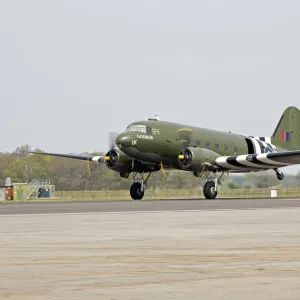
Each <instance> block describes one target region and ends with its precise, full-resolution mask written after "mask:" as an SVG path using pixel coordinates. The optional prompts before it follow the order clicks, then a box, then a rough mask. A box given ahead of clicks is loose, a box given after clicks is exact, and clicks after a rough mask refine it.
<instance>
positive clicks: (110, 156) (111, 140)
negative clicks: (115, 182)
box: [87, 132, 118, 175]
mask: <svg viewBox="0 0 300 300" xmlns="http://www.w3.org/2000/svg"><path fill="white" fill-rule="evenodd" d="M117 136H118V133H117V132H109V133H108V137H107V144H108V151H107V153H106V155H105V157H104V158H103V159H104V161H105V162H106V164H107V165H108V166H109V167H113V166H114V165H115V164H116V163H117V161H118V154H117V153H116V151H114V150H115V149H117V148H118V147H117V144H116V138H117ZM87 167H88V171H89V174H90V175H91V170H90V161H89V160H88V161H87Z"/></svg>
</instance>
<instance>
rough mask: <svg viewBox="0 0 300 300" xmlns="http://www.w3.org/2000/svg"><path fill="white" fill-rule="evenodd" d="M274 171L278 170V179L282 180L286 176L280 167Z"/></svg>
mask: <svg viewBox="0 0 300 300" xmlns="http://www.w3.org/2000/svg"><path fill="white" fill-rule="evenodd" d="M274 171H275V172H276V176H277V179H278V180H282V179H283V178H284V175H283V173H282V172H280V171H279V170H278V169H274Z"/></svg>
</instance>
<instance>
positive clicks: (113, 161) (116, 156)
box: [105, 149, 132, 174]
mask: <svg viewBox="0 0 300 300" xmlns="http://www.w3.org/2000/svg"><path fill="white" fill-rule="evenodd" d="M131 163H132V157H129V156H128V155H126V154H125V153H123V152H122V151H121V150H119V149H112V150H110V151H108V152H107V153H106V156H105V165H106V166H107V167H108V168H109V169H111V170H114V171H118V172H120V173H121V174H122V173H124V174H125V173H127V172H128V170H129V169H130V166H131Z"/></svg>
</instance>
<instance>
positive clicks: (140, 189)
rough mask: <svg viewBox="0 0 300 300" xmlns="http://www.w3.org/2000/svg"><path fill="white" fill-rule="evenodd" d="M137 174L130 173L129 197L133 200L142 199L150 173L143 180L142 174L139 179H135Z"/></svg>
mask: <svg viewBox="0 0 300 300" xmlns="http://www.w3.org/2000/svg"><path fill="white" fill-rule="evenodd" d="M136 175H137V173H136V172H133V173H132V185H131V187H130V196H131V198H132V199H133V200H141V199H142V198H143V197H144V192H145V190H146V189H147V180H148V179H149V177H150V175H151V173H149V175H148V176H147V177H146V179H144V173H140V175H141V177H140V178H136Z"/></svg>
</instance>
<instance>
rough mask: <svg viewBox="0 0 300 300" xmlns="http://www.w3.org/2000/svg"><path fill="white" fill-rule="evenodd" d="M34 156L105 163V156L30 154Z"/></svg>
mask: <svg viewBox="0 0 300 300" xmlns="http://www.w3.org/2000/svg"><path fill="white" fill-rule="evenodd" d="M29 153H33V154H42V155H51V156H58V157H66V158H73V159H80V160H87V161H94V162H99V163H101V164H103V163H104V162H105V156H90V155H76V154H61V153H49V152H29Z"/></svg>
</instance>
